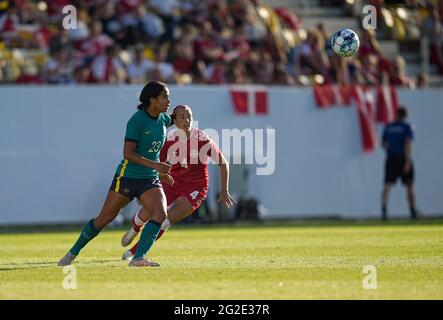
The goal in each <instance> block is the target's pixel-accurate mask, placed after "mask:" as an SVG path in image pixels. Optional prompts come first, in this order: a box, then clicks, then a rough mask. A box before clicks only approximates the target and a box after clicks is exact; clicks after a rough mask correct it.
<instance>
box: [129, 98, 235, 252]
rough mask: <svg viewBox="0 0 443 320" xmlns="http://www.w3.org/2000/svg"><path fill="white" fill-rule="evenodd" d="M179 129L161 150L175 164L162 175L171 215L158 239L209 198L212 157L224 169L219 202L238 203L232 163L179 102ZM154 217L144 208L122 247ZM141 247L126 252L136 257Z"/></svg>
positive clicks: (176, 113) (162, 156)
mask: <svg viewBox="0 0 443 320" xmlns="http://www.w3.org/2000/svg"><path fill="white" fill-rule="evenodd" d="M172 118H173V119H174V124H175V125H176V127H177V129H178V130H176V131H174V132H172V133H171V134H170V135H169V137H168V139H167V141H166V142H165V145H164V146H163V148H162V150H161V153H160V160H161V161H168V162H169V163H171V164H172V166H171V171H170V175H167V174H165V175H160V178H161V179H162V182H163V183H162V184H163V189H164V191H165V194H166V198H167V202H168V212H167V213H168V216H167V218H166V219H165V220H164V221H163V223H162V225H161V230H160V233H159V234H158V236H157V239H159V238H160V237H161V235H162V234H163V233H164V232H165V231H166V230H167V229H168V228H169V227H170V226H171V225H173V224H175V223H177V222H179V221H181V220H183V219H184V218H185V217H187V216H188V215H190V214H192V213H193V212H194V211H195V210H196V209H197V208H198V207H199V206H200V204H201V203H202V201H203V200H205V198H206V195H207V191H208V185H209V174H208V160H209V159H208V158H211V159H212V160H213V161H214V162H215V163H217V164H218V166H219V168H220V180H221V192H220V197H219V199H218V201H219V202H221V203H223V204H224V205H226V206H227V207H228V208H229V207H231V206H233V205H234V204H235V200H234V199H233V198H232V197H231V195H230V194H229V189H228V181H229V164H228V162H227V161H226V159H225V157H224V156H223V154H222V153H221V151H220V149H219V148H218V146H217V145H216V144H215V142H214V141H213V140H212V139H211V138H210V137H209V136H208V135H207V134H206V133H204V132H203V131H201V130H199V129H196V128H193V127H192V111H191V108H190V107H189V106H187V105H179V106H177V107H176V108H175V109H174V112H173V113H172ZM150 219H151V213H150V212H149V211H148V210H146V209H145V208H142V209H141V210H140V211H139V212H138V213H137V214H136V215H135V216H134V218H133V219H132V224H133V225H132V227H131V229H130V230H129V231H127V232H126V233H125V234H124V235H123V237H122V241H121V243H122V246H128V245H129V244H130V243H131V242H132V240H133V239H134V238H135V236H136V235H137V234H138V233H139V232H140V229H141V228H142V227H143V225H144V224H145V223H146V222H147V221H148V220H150ZM137 247H138V243H137V244H135V245H134V246H133V247H132V248H131V249H130V250H128V251H126V252H125V253H124V254H123V259H129V258H130V257H132V256H133V255H134V254H135V252H136V250H137Z"/></svg>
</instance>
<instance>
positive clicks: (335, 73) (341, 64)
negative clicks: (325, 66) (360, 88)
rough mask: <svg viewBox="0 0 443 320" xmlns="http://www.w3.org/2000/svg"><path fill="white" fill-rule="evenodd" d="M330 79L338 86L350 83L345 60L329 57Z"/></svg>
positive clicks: (349, 74)
mask: <svg viewBox="0 0 443 320" xmlns="http://www.w3.org/2000/svg"><path fill="white" fill-rule="evenodd" d="M331 66H332V78H333V79H334V83H337V84H340V85H349V84H350V83H351V73H350V72H349V66H348V62H347V59H345V58H342V57H339V56H337V55H333V56H332V57H331Z"/></svg>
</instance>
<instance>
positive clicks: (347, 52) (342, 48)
mask: <svg viewBox="0 0 443 320" xmlns="http://www.w3.org/2000/svg"><path fill="white" fill-rule="evenodd" d="M331 46H332V50H333V51H334V52H335V54H336V55H339V56H341V57H350V56H352V55H354V54H355V53H356V52H357V50H358V47H359V46H360V40H359V39H358V36H357V34H356V33H355V32H354V31H352V30H351V29H341V30H339V31H337V32H336V33H334V35H333V36H332V39H331Z"/></svg>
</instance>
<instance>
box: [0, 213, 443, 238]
mask: <svg viewBox="0 0 443 320" xmlns="http://www.w3.org/2000/svg"><path fill="white" fill-rule="evenodd" d="M420 225H443V216H441V217H432V218H422V219H419V220H411V219H391V220H388V221H381V220H379V219H367V220H352V219H346V220H345V219H339V218H331V219H313V218H308V219H284V220H283V219H274V220H265V221H232V222H223V223H194V224H189V223H188V224H186V223H179V224H177V225H175V226H173V228H174V229H179V230H186V229H220V228H228V229H241V228H246V229H248V228H249V229H254V228H269V227H272V228H286V227H294V228H304V227H325V228H327V227H368V226H377V227H384V226H386V227H392V226H420ZM83 226H84V225H83V224H69V225H38V226H35V225H34V226H0V235H1V234H17V233H18V234H22V233H24V234H32V233H72V232H80V231H81V230H82V228H83ZM129 227H130V224H125V225H124V226H121V227H117V228H116V227H112V228H111V227H107V228H106V230H105V232H109V231H116V232H125V231H127V229H128V228H129Z"/></svg>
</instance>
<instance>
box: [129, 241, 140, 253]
mask: <svg viewBox="0 0 443 320" xmlns="http://www.w3.org/2000/svg"><path fill="white" fill-rule="evenodd" d="M139 242H140V241H137V243H136V244H134V245H133V246H132V248H131V249H129V250H131V253H132V255H135V252H136V251H137V248H138V243H139Z"/></svg>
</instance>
